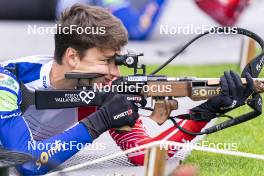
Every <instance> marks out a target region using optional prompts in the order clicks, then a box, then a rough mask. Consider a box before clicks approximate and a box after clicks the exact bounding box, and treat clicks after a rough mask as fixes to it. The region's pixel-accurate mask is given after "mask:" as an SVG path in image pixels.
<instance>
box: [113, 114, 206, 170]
mask: <svg viewBox="0 0 264 176" xmlns="http://www.w3.org/2000/svg"><path fill="white" fill-rule="evenodd" d="M179 124H180V125H181V126H182V127H183V128H185V129H187V130H189V131H192V132H200V131H201V130H202V128H204V127H205V125H206V124H207V122H195V121H192V120H181V122H180V123H179ZM109 133H110V135H111V136H112V138H113V139H114V140H115V141H116V143H117V145H118V146H119V147H120V148H121V149H122V150H127V149H130V148H133V147H136V146H140V145H143V144H147V143H150V142H153V141H160V140H164V139H166V140H168V141H174V142H187V141H191V140H193V139H194V137H195V136H192V135H188V134H186V133H183V132H181V131H179V130H178V129H177V128H176V127H175V126H172V127H170V128H169V129H167V130H165V131H164V132H162V133H161V134H159V135H158V136H156V137H153V138H152V137H150V136H149V135H148V134H147V132H146V129H145V127H144V126H143V124H142V121H141V120H140V119H139V120H137V122H136V124H135V126H134V127H133V128H132V131H130V132H125V133H118V132H116V131H115V130H113V129H111V130H109ZM176 152H177V150H176V149H175V148H174V147H170V146H169V150H168V156H169V157H172V156H173V155H174V154H175V153H176ZM128 158H129V160H130V161H131V162H132V163H133V164H135V165H143V164H144V151H138V152H135V153H131V154H130V155H128Z"/></svg>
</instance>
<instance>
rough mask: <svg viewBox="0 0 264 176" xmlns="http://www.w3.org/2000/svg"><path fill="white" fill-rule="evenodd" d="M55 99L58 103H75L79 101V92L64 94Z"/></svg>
mask: <svg viewBox="0 0 264 176" xmlns="http://www.w3.org/2000/svg"><path fill="white" fill-rule="evenodd" d="M55 101H56V102H59V103H68V102H70V103H77V102H80V101H81V98H80V97H79V94H64V97H55Z"/></svg>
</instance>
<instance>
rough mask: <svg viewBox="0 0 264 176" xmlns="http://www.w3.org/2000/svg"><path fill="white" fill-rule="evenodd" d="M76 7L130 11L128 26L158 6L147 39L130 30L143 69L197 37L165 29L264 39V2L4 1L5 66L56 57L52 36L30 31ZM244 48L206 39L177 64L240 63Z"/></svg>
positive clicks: (0, 35)
mask: <svg viewBox="0 0 264 176" xmlns="http://www.w3.org/2000/svg"><path fill="white" fill-rule="evenodd" d="M75 2H81V3H87V4H93V5H100V6H103V7H107V8H109V9H111V10H112V11H113V13H114V14H116V16H117V17H120V14H119V11H118V10H119V9H121V10H122V8H128V11H129V10H130V11H131V10H132V11H133V13H132V16H133V14H134V17H131V18H123V19H121V20H122V21H123V22H124V23H125V24H127V23H128V22H127V21H129V20H130V22H131V21H137V20H141V19H140V18H141V17H142V16H144V15H145V16H146V14H147V13H152V11H153V8H148V9H147V7H148V6H147V5H149V4H148V3H150V2H151V3H156V4H158V6H156V7H157V9H158V10H157V11H155V10H154V12H153V13H154V17H153V18H155V19H150V23H151V24H150V25H149V26H150V27H149V28H148V29H147V32H145V33H144V32H143V34H142V33H140V32H138V33H137V31H136V32H135V30H134V29H138V28H140V27H139V25H138V24H137V23H136V22H135V23H129V24H128V25H126V26H128V30H129V32H130V35H131V39H133V40H131V41H130V42H129V44H128V46H127V48H129V49H134V50H135V51H136V52H144V54H145V56H144V58H142V59H141V60H142V62H143V63H152V64H153V63H157V64H159V63H162V62H164V61H165V60H166V59H168V58H169V57H170V56H172V55H173V53H174V52H175V51H177V49H178V47H180V46H182V45H183V44H184V43H186V42H187V41H188V40H189V39H191V38H192V37H193V36H195V35H196V34H194V33H189V34H183V32H181V31H178V32H177V33H173V34H172V33H167V34H164V32H161V28H162V26H163V27H164V26H167V27H168V28H170V29H172V28H174V30H175V28H179V27H182V28H184V27H185V28H187V27H188V26H189V27H191V28H197V27H201V26H211V27H213V26H221V25H222V26H223V25H224V26H225V25H227V26H239V27H243V28H246V29H250V30H252V31H253V32H256V33H257V34H259V35H260V36H262V37H264V30H263V26H264V18H262V16H263V11H264V3H263V1H262V0H252V1H250V0H167V1H165V0H142V1H141V0H111V1H110V0H108V1H107V0H95V1H89V0H76V1H75V0H45V1H43V0H9V1H4V0H1V1H0V19H1V20H0V42H1V50H0V51H1V52H0V60H6V59H14V58H19V57H24V56H28V55H39V54H41V55H53V50H54V42H53V34H51V33H49V34H47V33H44V34H43V33H42V34H33V33H30V32H28V30H29V26H31V27H34V25H35V26H36V27H53V26H54V24H55V19H56V16H58V14H59V13H60V12H61V11H62V10H63V9H64V8H66V7H69V6H70V5H71V4H74V3H75ZM214 3H215V4H214ZM248 3H249V5H248ZM149 6H150V5H149ZM152 7H153V6H152ZM113 9H114V10H113ZM142 9H144V10H145V11H144V10H142ZM149 9H150V10H149ZM151 10H152V11H151ZM146 11H147V12H146ZM149 11H150V12H149ZM155 13H157V14H155ZM129 15H131V14H129ZM151 15H153V14H151ZM155 15H156V16H157V17H156V16H155ZM122 16H124V14H121V18H122ZM125 16H126V15H125ZM131 28H132V29H131ZM172 30H173V29H172ZM241 42H242V39H241V37H239V36H234V35H232V36H231V35H214V36H206V37H204V38H202V39H200V40H199V41H197V42H196V43H194V44H193V45H192V46H191V47H189V48H188V49H187V50H186V52H184V53H183V54H182V55H180V56H179V57H178V58H177V59H176V60H175V61H174V62H173V63H174V64H181V65H182V64H195V65H196V64H219V63H237V62H238V61H239V57H240V48H241Z"/></svg>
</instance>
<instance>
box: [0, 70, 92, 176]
mask: <svg viewBox="0 0 264 176" xmlns="http://www.w3.org/2000/svg"><path fill="white" fill-rule="evenodd" d="M20 94H21V92H20V89H19V84H18V82H17V81H16V78H15V77H14V76H13V75H12V74H11V73H10V72H7V71H6V70H4V69H1V67H0V140H1V142H2V145H3V146H4V147H5V148H6V149H9V150H12V151H18V152H23V153H27V154H30V155H32V157H33V158H34V161H30V162H28V163H25V164H23V165H21V166H18V167H17V169H18V170H19V171H20V172H21V174H23V175H38V174H45V173H47V172H48V171H49V170H51V169H53V168H55V167H56V166H58V165H59V164H61V163H63V162H64V161H65V160H67V159H68V158H70V157H71V156H72V155H74V154H75V153H76V152H78V151H79V150H80V149H81V148H82V147H85V145H86V144H89V143H92V138H91V136H90V134H89V133H88V130H87V129H86V128H85V126H84V125H83V124H77V125H76V126H74V127H72V128H71V129H69V130H67V131H65V132H64V133H61V134H58V135H56V136H54V137H52V138H49V139H46V140H44V141H35V140H33V138H32V135H31V132H30V130H29V128H28V126H27V124H26V122H25V120H24V118H23V117H22V116H21V113H20V110H19V105H20V102H21V97H20Z"/></svg>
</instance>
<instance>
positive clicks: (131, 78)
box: [127, 76, 148, 82]
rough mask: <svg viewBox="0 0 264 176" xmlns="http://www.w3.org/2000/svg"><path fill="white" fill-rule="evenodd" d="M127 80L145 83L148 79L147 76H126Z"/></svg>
mask: <svg viewBox="0 0 264 176" xmlns="http://www.w3.org/2000/svg"><path fill="white" fill-rule="evenodd" d="M127 80H128V81H131V82H137V81H147V80H148V77H147V76H128V77H127Z"/></svg>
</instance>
